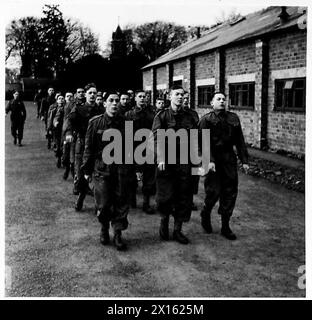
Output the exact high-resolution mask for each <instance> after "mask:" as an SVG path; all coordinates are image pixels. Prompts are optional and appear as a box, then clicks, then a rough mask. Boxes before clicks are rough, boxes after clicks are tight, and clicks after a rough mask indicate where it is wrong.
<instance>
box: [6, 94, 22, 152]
mask: <svg viewBox="0 0 312 320" xmlns="http://www.w3.org/2000/svg"><path fill="white" fill-rule="evenodd" d="M9 112H11V116H10V118H11V134H12V136H13V139H14V140H13V143H14V144H15V145H16V143H17V140H18V146H19V147H21V146H22V140H23V133H24V123H25V120H26V108H25V105H24V103H23V101H21V100H20V98H19V92H18V91H14V93H13V99H12V100H10V101H9V103H8V105H7V107H6V109H5V113H6V114H8V113H9Z"/></svg>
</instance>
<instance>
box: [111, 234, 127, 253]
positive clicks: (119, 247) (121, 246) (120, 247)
mask: <svg viewBox="0 0 312 320" xmlns="http://www.w3.org/2000/svg"><path fill="white" fill-rule="evenodd" d="M114 245H115V246H116V248H117V250H118V251H123V250H126V249H127V245H126V244H125V243H124V242H123V241H122V239H121V231H120V230H118V231H115V235H114Z"/></svg>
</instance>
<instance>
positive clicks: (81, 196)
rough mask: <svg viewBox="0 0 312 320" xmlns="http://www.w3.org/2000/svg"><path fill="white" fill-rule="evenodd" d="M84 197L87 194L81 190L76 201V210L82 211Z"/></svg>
mask: <svg viewBox="0 0 312 320" xmlns="http://www.w3.org/2000/svg"><path fill="white" fill-rule="evenodd" d="M84 198H85V194H84V193H81V192H80V193H79V196H78V199H77V201H76V204H75V210H76V211H81V209H82V206H83V200H84Z"/></svg>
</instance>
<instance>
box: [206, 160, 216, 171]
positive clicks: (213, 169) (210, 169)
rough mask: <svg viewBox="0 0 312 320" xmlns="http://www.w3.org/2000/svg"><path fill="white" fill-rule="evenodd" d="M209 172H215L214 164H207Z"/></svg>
mask: <svg viewBox="0 0 312 320" xmlns="http://www.w3.org/2000/svg"><path fill="white" fill-rule="evenodd" d="M209 171H212V172H216V165H215V163H214V162H210V163H209V164H208V172H209Z"/></svg>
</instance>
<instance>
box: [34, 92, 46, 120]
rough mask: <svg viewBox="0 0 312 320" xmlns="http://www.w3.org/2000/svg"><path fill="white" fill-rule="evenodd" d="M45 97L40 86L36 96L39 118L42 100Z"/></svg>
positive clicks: (35, 101) (35, 102)
mask: <svg viewBox="0 0 312 320" xmlns="http://www.w3.org/2000/svg"><path fill="white" fill-rule="evenodd" d="M43 98H44V97H43V93H42V89H41V88H39V89H38V91H37V93H36V94H35V97H34V104H36V105H37V118H39V117H40V107H41V101H42V99H43Z"/></svg>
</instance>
